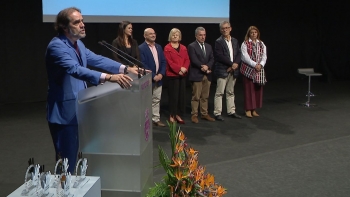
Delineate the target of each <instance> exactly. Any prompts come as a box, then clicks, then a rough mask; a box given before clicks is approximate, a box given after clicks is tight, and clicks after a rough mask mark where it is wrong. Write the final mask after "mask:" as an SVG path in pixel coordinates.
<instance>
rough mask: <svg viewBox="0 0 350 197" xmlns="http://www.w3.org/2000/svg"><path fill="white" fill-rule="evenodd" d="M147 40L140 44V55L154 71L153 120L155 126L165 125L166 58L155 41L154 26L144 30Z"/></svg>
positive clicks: (147, 67) (145, 64) (147, 66)
mask: <svg viewBox="0 0 350 197" xmlns="http://www.w3.org/2000/svg"><path fill="white" fill-rule="evenodd" d="M144 37H145V42H144V43H142V44H140V45H139V49H140V57H141V61H142V63H143V65H144V66H145V68H146V69H148V70H151V71H152V79H153V80H152V85H153V88H152V121H153V124H154V125H155V126H159V127H165V124H164V123H162V122H161V121H160V113H159V109H160V99H161V96H162V79H163V76H164V75H165V68H166V60H165V57H164V53H163V49H162V47H161V46H160V45H159V44H157V43H155V41H156V33H155V31H154V30H153V29H152V28H147V29H145V31H144Z"/></svg>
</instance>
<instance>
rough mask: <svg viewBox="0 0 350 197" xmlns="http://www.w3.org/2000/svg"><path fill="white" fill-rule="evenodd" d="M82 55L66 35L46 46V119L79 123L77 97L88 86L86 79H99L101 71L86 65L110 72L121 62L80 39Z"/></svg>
mask: <svg viewBox="0 0 350 197" xmlns="http://www.w3.org/2000/svg"><path fill="white" fill-rule="evenodd" d="M77 45H78V48H79V55H78V53H77V52H76V50H75V48H74V46H73V44H72V43H71V42H70V41H69V40H68V38H67V37H66V36H64V35H59V36H57V37H55V38H53V39H52V40H51V42H50V43H49V45H48V47H47V49H46V56H45V61H46V70H47V75H48V83H49V87H48V95H47V106H46V107H47V117H46V118H47V120H48V121H49V122H50V123H57V124H65V125H72V124H77V119H76V99H77V95H78V92H79V91H80V90H82V89H85V88H86V87H87V86H86V82H85V81H87V82H89V83H91V84H93V85H98V84H99V83H100V77H101V72H98V71H94V70H90V69H88V68H87V65H89V66H92V67H96V68H99V69H102V70H105V71H108V72H110V73H119V68H120V66H121V64H120V63H118V62H115V61H113V60H111V59H108V58H106V57H103V56H100V55H96V54H95V53H93V52H91V51H90V50H89V49H87V48H85V45H84V44H83V43H82V42H81V41H80V40H78V41H77Z"/></svg>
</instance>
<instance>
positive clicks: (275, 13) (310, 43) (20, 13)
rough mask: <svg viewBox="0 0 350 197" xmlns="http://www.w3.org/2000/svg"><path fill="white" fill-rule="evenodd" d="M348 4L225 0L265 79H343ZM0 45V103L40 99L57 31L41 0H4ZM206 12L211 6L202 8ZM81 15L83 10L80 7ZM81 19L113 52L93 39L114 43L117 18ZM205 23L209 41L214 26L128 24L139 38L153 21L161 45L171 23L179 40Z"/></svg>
mask: <svg viewBox="0 0 350 197" xmlns="http://www.w3.org/2000/svg"><path fill="white" fill-rule="evenodd" d="M348 8H349V3H347V1H324V0H323V1H315V2H314V1H313V2H307V1H301V0H293V1H292V0H286V1H281V2H279V3H273V2H271V1H261V0H260V1H256V2H253V1H245V0H231V5H230V22H231V25H232V34H231V35H232V36H233V37H235V38H237V39H238V41H239V42H240V43H241V42H242V41H243V38H244V35H245V33H246V30H247V28H248V27H249V26H250V25H255V26H257V27H258V28H259V29H260V32H261V39H262V40H263V41H264V42H265V44H266V46H267V49H268V60H267V65H266V71H267V77H268V80H270V81H271V80H278V79H292V78H295V77H296V76H297V71H296V70H297V68H305V67H312V68H314V69H315V70H316V71H318V72H321V73H323V76H322V77H321V78H319V80H323V81H325V82H326V83H330V82H331V81H333V80H349V78H350V77H349V75H350V68H349V67H350V63H349V57H348V56H349V52H350V50H349V46H350V39H349V37H348V35H349V31H348V29H349V21H350V19H349V16H350V14H349V11H348ZM0 9H1V13H0V17H1V19H2V22H1V24H2V27H1V31H0V32H1V34H0V35H1V41H0V44H1V47H0V54H1V57H0V66H1V69H0V71H1V73H0V83H1V88H0V104H4V103H16V102H35V101H44V100H46V90H47V76H46V71H45V64H44V63H45V62H44V55H45V49H46V46H47V44H48V43H49V41H50V40H51V39H52V37H53V36H55V35H56V33H55V31H54V29H53V24H51V23H43V22H42V4H41V0H30V1H19V0H12V1H2V2H1V8H0ZM207 11H210V10H207ZM82 13H83V15H84V10H82ZM119 22H120V21H116V23H106V24H97V23H96V24H95V23H88V24H85V26H86V31H87V37H86V38H85V39H83V42H84V43H85V45H86V46H87V47H88V48H90V49H91V50H92V51H94V52H95V53H98V54H102V55H105V56H108V57H111V53H110V52H109V51H107V49H105V48H103V47H102V46H100V45H98V41H101V40H105V41H107V42H112V40H113V39H114V38H115V37H116V31H117V24H118V23H119ZM197 26H203V27H204V28H206V30H207V42H208V43H209V44H212V45H213V44H214V42H215V39H216V38H217V37H219V36H220V32H219V26H218V24H159V23H155V24H139V23H133V28H134V38H135V39H136V40H137V41H138V42H139V43H141V42H143V41H144V38H143V30H144V29H145V28H147V27H152V28H154V29H155V31H156V32H157V42H158V43H159V44H161V45H162V46H164V45H165V44H166V43H167V38H168V33H169V31H170V29H171V28H173V27H177V28H179V29H180V30H181V31H182V34H183V39H182V43H183V44H184V45H188V44H189V43H190V42H192V41H194V39H195V38H194V30H195V28H196V27H197Z"/></svg>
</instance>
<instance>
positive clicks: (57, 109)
mask: <svg viewBox="0 0 350 197" xmlns="http://www.w3.org/2000/svg"><path fill="white" fill-rule="evenodd" d="M55 29H56V31H57V32H58V35H57V36H56V37H54V38H53V39H52V40H51V42H50V43H49V45H48V47H47V50H46V56H45V61H46V69H47V75H48V83H49V85H48V95H47V107H46V108H47V117H46V118H47V121H48V125H49V128H50V132H51V136H52V140H53V143H54V147H55V151H56V160H57V159H58V156H59V157H61V158H67V159H68V162H69V168H68V172H70V173H73V172H74V167H75V163H76V159H77V153H78V148H79V137H78V122H77V117H76V99H77V95H78V92H79V91H80V90H83V89H85V88H86V87H87V84H86V82H89V83H90V84H92V85H98V84H101V83H104V82H105V81H110V82H115V83H118V84H119V85H120V86H121V87H122V88H128V87H130V86H131V84H130V82H131V81H132V79H131V78H130V77H129V76H127V75H124V73H127V72H130V73H134V74H137V68H136V67H135V68H131V67H127V66H125V65H122V64H120V63H118V62H115V61H113V60H111V59H109V58H106V57H103V56H100V55H96V54H95V53H93V52H92V51H90V50H89V49H87V48H86V47H85V45H84V44H83V42H81V41H80V39H81V38H84V37H85V36H86V34H85V25H84V23H83V17H82V15H81V12H80V10H79V9H78V8H75V7H71V8H66V9H64V10H62V11H60V12H59V13H58V15H57V17H56V22H55ZM87 65H90V66H92V67H95V68H99V69H102V70H104V71H106V73H102V72H99V71H94V70H90V69H88V68H87Z"/></svg>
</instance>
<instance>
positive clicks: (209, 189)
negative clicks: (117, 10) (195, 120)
mask: <svg viewBox="0 0 350 197" xmlns="http://www.w3.org/2000/svg"><path fill="white" fill-rule="evenodd" d="M168 125H169V128H170V133H169V137H170V143H171V150H172V157H171V158H169V157H168V155H167V154H166V153H165V152H164V150H163V149H162V148H161V147H160V146H158V150H159V161H160V165H161V166H162V167H163V168H164V170H165V172H166V175H165V177H164V178H163V180H162V181H161V182H160V183H158V184H157V183H156V184H155V186H154V187H152V188H150V190H149V191H148V193H147V197H221V196H223V195H224V194H226V193H227V191H226V189H225V188H224V187H222V186H221V185H219V184H217V183H215V180H214V176H213V175H212V174H209V173H205V167H203V166H201V165H199V163H198V151H196V150H194V149H193V148H191V147H189V146H188V145H187V144H186V137H185V135H184V133H183V132H182V131H181V130H180V128H179V129H178V130H177V127H176V123H168Z"/></svg>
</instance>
